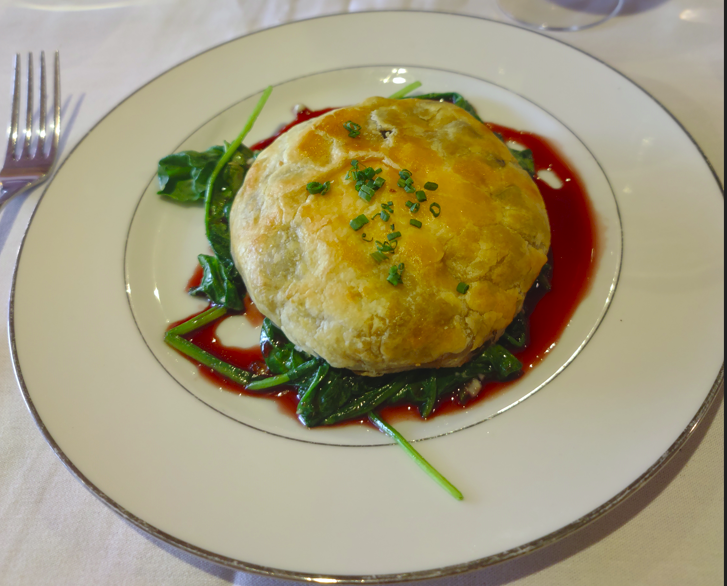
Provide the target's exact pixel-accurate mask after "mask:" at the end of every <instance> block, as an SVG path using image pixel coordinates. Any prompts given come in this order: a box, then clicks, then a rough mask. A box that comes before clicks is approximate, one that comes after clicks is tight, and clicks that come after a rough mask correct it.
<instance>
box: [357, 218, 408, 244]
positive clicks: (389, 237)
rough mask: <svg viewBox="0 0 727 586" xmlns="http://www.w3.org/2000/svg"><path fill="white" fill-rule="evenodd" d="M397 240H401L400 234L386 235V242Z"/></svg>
mask: <svg viewBox="0 0 727 586" xmlns="http://www.w3.org/2000/svg"><path fill="white" fill-rule="evenodd" d="M367 221H368V220H367ZM362 226H363V224H362ZM397 238H401V232H392V233H391V234H387V235H386V239H387V240H396V239H397Z"/></svg>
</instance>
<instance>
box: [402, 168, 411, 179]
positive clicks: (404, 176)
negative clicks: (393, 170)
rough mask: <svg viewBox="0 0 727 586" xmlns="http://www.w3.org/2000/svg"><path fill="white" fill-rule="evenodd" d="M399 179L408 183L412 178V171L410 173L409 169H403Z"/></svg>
mask: <svg viewBox="0 0 727 586" xmlns="http://www.w3.org/2000/svg"><path fill="white" fill-rule="evenodd" d="M399 177H401V178H402V179H403V180H404V181H406V180H407V179H409V177H411V171H409V169H402V170H401V171H399Z"/></svg>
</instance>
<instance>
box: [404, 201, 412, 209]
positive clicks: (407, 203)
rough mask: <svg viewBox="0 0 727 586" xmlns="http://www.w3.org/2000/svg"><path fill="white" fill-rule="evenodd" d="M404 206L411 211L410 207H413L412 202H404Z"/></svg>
mask: <svg viewBox="0 0 727 586" xmlns="http://www.w3.org/2000/svg"><path fill="white" fill-rule="evenodd" d="M404 205H405V206H406V207H408V208H409V209H411V206H413V205H414V202H413V201H409V200H407V202H406V203H405V204H404Z"/></svg>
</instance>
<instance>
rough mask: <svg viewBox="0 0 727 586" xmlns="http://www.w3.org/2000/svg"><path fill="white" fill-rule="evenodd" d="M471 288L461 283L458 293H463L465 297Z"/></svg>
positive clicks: (458, 286)
mask: <svg viewBox="0 0 727 586" xmlns="http://www.w3.org/2000/svg"><path fill="white" fill-rule="evenodd" d="M469 288H470V286H469V285H468V284H467V283H460V284H459V285H457V293H461V294H462V295H464V294H465V293H467V289H469Z"/></svg>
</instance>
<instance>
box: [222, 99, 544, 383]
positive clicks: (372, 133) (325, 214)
mask: <svg viewBox="0 0 727 586" xmlns="http://www.w3.org/2000/svg"><path fill="white" fill-rule="evenodd" d="M348 121H352V122H354V123H355V124H358V125H360V127H361V129H360V134H358V136H355V137H352V136H349V131H348V130H347V129H346V128H344V124H345V123H346V122H348ZM352 160H356V161H358V169H363V168H365V167H372V168H374V169H377V170H378V169H381V172H380V173H379V174H378V175H377V177H382V178H383V179H385V182H384V184H383V186H382V187H381V188H380V189H379V190H377V191H376V192H375V193H374V195H373V197H372V198H371V200H370V201H368V202H367V201H365V200H364V199H362V198H361V197H359V195H358V193H357V191H356V189H355V187H354V183H355V181H354V180H351V179H350V178H349V179H347V175H348V173H349V171H350V170H351V168H352V166H351V161H352ZM403 169H407V170H409V171H410V172H411V174H412V179H413V180H414V186H415V187H416V188H417V190H421V189H422V187H423V185H424V184H425V183H427V182H431V183H436V184H437V185H438V188H437V189H436V190H435V191H428V190H425V194H426V197H427V200H426V201H425V202H422V203H421V204H420V208H419V210H418V211H416V212H415V213H412V212H411V211H410V209H409V208H408V207H407V205H406V203H407V202H408V201H409V202H416V201H417V200H416V198H415V196H414V194H413V193H407V192H405V191H404V189H402V188H401V187H399V186H398V185H397V182H398V180H399V178H400V176H399V172H400V171H402V170H403ZM314 181H315V182H319V183H324V182H326V181H329V182H330V189H329V190H328V191H327V192H326V193H325V194H310V193H309V192H308V190H307V189H306V185H307V184H308V183H310V182H314ZM388 202H392V204H393V205H392V206H391V209H393V213H391V214H390V217H389V219H388V220H387V221H384V220H383V219H382V218H381V216H376V217H375V215H376V214H379V212H381V211H382V207H381V206H382V204H388ZM433 203H436V204H437V206H435V207H434V212H435V213H436V212H439V215H438V216H436V217H435V214H434V213H432V210H431V209H430V206H431V205H432V204H433ZM362 214H363V215H365V216H366V218H367V219H369V223H368V224H366V225H365V226H363V228H361V229H359V230H357V231H355V230H354V229H353V228H352V227H351V225H350V221H351V220H352V219H354V218H356V217H358V216H360V215H362ZM410 219H416V220H418V221H419V222H421V227H416V226H413V225H411V224H410V222H409V221H410ZM392 225H394V227H395V228H394V229H392ZM230 230H231V240H232V254H233V257H234V259H235V263H236V265H237V268H238V270H239V271H240V274H241V275H242V277H243V279H244V281H245V284H246V286H247V289H248V292H249V293H250V296H251V297H252V299H253V301H254V302H255V304H256V305H257V307H258V308H259V309H260V311H261V312H262V313H263V314H265V315H266V316H267V317H269V318H270V319H271V320H272V321H273V322H275V324H276V325H278V326H279V327H280V328H281V329H282V330H283V331H284V332H285V334H286V335H287V336H288V338H289V339H290V340H291V341H292V342H293V343H295V344H296V346H298V347H299V348H301V349H303V350H305V351H306V352H309V353H311V354H314V355H317V356H320V357H322V358H324V359H325V360H327V361H328V362H329V363H330V364H331V365H332V366H334V367H340V368H348V369H351V370H354V371H356V372H360V373H362V374H369V375H379V374H384V373H388V372H398V371H402V370H408V369H411V368H417V367H442V366H459V365H461V364H463V363H464V362H465V361H466V360H467V359H468V358H470V357H471V355H472V354H473V353H474V352H475V351H476V350H477V349H478V348H480V347H482V346H483V345H484V344H486V343H488V342H492V341H494V340H496V339H497V338H498V337H499V336H500V335H501V334H502V332H503V331H504V329H505V328H506V327H507V325H508V324H509V323H510V322H511V321H512V319H513V318H514V316H515V315H516V314H517V312H518V311H519V310H520V308H521V306H522V303H523V299H524V297H525V294H526V293H527V291H528V289H529V288H530V287H531V285H532V284H533V282H534V281H535V278H536V277H537V275H538V273H539V272H540V269H541V268H542V266H543V265H544V264H545V262H546V260H547V252H548V248H549V246H550V228H549V224H548V216H547V213H546V210H545V205H544V203H543V200H542V198H541V196H540V193H539V191H538V189H537V187H536V185H535V183H534V182H533V181H532V179H531V178H530V176H529V174H528V173H527V172H526V171H524V170H523V169H522V168H521V167H520V166H519V165H518V163H517V161H516V160H515V158H514V157H513V156H512V154H511V153H510V152H509V150H508V148H507V147H506V146H505V145H504V144H503V143H502V141H500V139H498V138H497V137H496V136H495V135H494V134H493V133H492V132H491V131H490V130H489V129H488V128H487V127H486V126H485V125H484V124H482V123H481V122H479V121H477V120H476V119H475V118H473V117H472V116H471V115H469V114H468V113H466V112H465V111H464V110H462V109H461V108H458V107H456V106H454V105H452V104H449V103H442V102H432V101H426V100H417V99H403V100H390V99H385V98H369V99H367V100H365V101H364V102H362V103H361V104H359V105H357V106H353V107H348V108H341V109H339V110H334V111H332V112H329V113H328V114H325V115H323V116H321V117H319V118H316V119H313V120H310V121H308V122H305V123H303V124H300V125H298V126H296V127H294V128H293V129H291V130H290V131H289V132H287V133H286V134H284V135H282V136H281V137H280V138H278V139H277V140H275V142H274V143H273V144H272V145H271V146H269V147H268V148H267V149H265V150H264V151H263V152H262V153H261V154H260V155H259V157H258V158H257V160H256V161H255V163H254V164H253V165H252V168H251V169H250V171H249V173H248V174H247V177H246V179H245V183H244V185H243V187H242V188H241V190H240V192H239V193H238V194H237V197H236V198H235V201H234V203H233V207H232V210H231V214H230ZM393 231H398V232H400V233H401V236H400V237H399V238H396V241H397V242H398V244H397V245H396V250H395V252H394V253H393V254H386V255H385V256H386V260H384V261H383V262H380V263H378V262H376V260H375V259H374V258H372V256H371V253H373V252H375V251H376V244H375V241H381V242H385V241H387V234H389V233H391V232H393ZM364 233H365V234H366V237H365V238H364V237H363V234H364ZM371 239H373V241H370V240H371ZM399 264H403V265H404V270H403V272H402V282H401V283H400V284H399V285H397V286H394V285H392V284H391V283H390V282H389V281H387V277H388V276H389V271H390V267H392V266H398V265H399ZM460 283H466V284H467V285H469V288H468V289H467V291H466V293H464V294H462V293H460V292H458V290H457V286H458V284H460Z"/></svg>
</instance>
